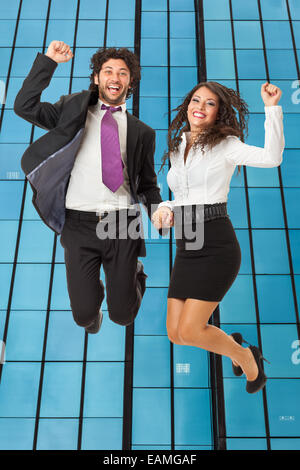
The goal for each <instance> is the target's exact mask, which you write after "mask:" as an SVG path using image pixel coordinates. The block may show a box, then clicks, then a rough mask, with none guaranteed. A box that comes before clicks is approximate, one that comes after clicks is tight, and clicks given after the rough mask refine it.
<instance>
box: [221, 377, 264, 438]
mask: <svg viewBox="0 0 300 470" xmlns="http://www.w3.org/2000/svg"><path fill="white" fill-rule="evenodd" d="M245 387H246V381H245V379H244V378H233V379H229V378H228V379H227V378H225V379H224V394H225V410H226V411H225V412H226V433H227V435H228V436H230V437H263V436H264V435H265V432H266V429H265V420H264V409H263V400H262V392H258V393H255V394H253V395H249V394H248V393H247V392H246V390H245ZM237 403H239V406H236V404H237ZM245 423H247V425H245Z"/></svg>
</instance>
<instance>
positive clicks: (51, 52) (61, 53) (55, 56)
mask: <svg viewBox="0 0 300 470" xmlns="http://www.w3.org/2000/svg"><path fill="white" fill-rule="evenodd" d="M45 55H46V56H48V57H50V59H52V60H54V61H55V62H57V63H58V64H59V63H61V62H68V61H69V60H70V59H72V57H73V54H72V51H71V49H70V46H68V44H66V43H65V42H63V41H51V42H50V44H49V47H48V49H47V52H46V54H45Z"/></svg>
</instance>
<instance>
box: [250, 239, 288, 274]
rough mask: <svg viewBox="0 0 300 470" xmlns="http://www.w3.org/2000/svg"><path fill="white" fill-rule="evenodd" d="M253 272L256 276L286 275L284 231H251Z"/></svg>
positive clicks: (286, 261) (286, 258) (286, 257)
mask: <svg viewBox="0 0 300 470" xmlns="http://www.w3.org/2000/svg"><path fill="white" fill-rule="evenodd" d="M252 236H253V247H254V259H255V270H256V273H257V274H288V273H289V272H290V268H289V263H288V254H287V246H286V240H285V232H284V230H253V231H252Z"/></svg>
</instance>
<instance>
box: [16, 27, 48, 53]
mask: <svg viewBox="0 0 300 470" xmlns="http://www.w3.org/2000/svg"><path fill="white" fill-rule="evenodd" d="M44 30H45V20H20V21H19V25H18V33H17V39H16V46H17V47H20V46H22V47H39V48H41V47H42V45H43V32H44Z"/></svg>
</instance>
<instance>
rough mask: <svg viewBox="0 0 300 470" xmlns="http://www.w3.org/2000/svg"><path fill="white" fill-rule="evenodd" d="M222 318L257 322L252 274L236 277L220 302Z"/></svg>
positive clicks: (237, 321)
mask: <svg viewBox="0 0 300 470" xmlns="http://www.w3.org/2000/svg"><path fill="white" fill-rule="evenodd" d="M242 256H243V253H242ZM220 318H221V322H222V323H255V321H256V316H255V304H254V292H253V279H252V276H249V275H238V276H237V277H236V279H235V281H234V283H233V285H232V286H231V288H230V289H229V291H228V292H227V293H226V295H225V297H224V298H223V300H222V302H221V303H220Z"/></svg>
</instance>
